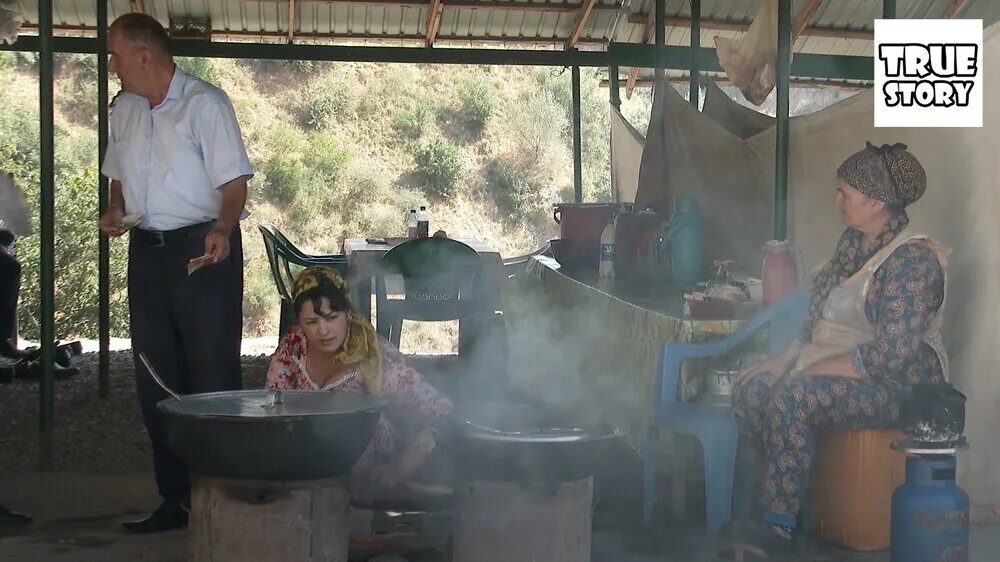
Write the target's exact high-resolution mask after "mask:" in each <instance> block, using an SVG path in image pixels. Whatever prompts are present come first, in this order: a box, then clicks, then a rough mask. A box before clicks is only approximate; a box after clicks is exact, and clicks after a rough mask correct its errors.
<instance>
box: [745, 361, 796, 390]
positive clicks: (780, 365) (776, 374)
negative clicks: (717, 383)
mask: <svg viewBox="0 0 1000 562" xmlns="http://www.w3.org/2000/svg"><path fill="white" fill-rule="evenodd" d="M793 362H794V361H790V360H789V359H788V358H787V357H784V356H781V355H779V356H777V357H770V358H768V359H765V360H763V361H761V362H759V363H755V364H753V365H751V366H749V367H747V368H746V369H743V371H742V372H741V373H740V374H739V375H737V376H736V384H744V383H746V382H747V381H749V380H750V379H753V378H758V377H762V378H763V379H764V381H765V382H766V383H767V386H774V385H775V384H776V383H777V382H778V381H780V380H781V379H782V378H784V376H785V375H787V374H788V371H790V370H791V368H792V363H793Z"/></svg>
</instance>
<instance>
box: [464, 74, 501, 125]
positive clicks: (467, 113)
mask: <svg viewBox="0 0 1000 562" xmlns="http://www.w3.org/2000/svg"><path fill="white" fill-rule="evenodd" d="M458 101H459V103H460V104H461V108H462V115H463V117H464V118H465V119H466V120H467V121H468V122H469V123H470V124H472V125H473V126H475V127H476V128H478V129H479V130H480V131H482V129H483V128H484V127H485V126H486V122H487V121H488V120H489V118H490V115H492V114H493V107H494V106H495V105H496V90H495V89H494V88H493V86H492V85H491V84H490V83H489V82H487V81H485V80H482V79H480V78H479V77H477V76H469V75H465V76H463V78H462V79H460V80H459V82H458Z"/></svg>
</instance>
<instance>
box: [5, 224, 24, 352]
mask: <svg viewBox="0 0 1000 562" xmlns="http://www.w3.org/2000/svg"><path fill="white" fill-rule="evenodd" d="M20 293H21V262H19V261H17V258H16V257H14V233H13V232H11V231H9V230H7V229H6V228H4V229H0V356H3V357H7V358H8V359H20V358H21V357H23V356H24V354H23V353H21V352H20V351H18V349H17V342H16V341H15V340H14V337H15V336H16V333H17V300H18V296H19V295H20Z"/></svg>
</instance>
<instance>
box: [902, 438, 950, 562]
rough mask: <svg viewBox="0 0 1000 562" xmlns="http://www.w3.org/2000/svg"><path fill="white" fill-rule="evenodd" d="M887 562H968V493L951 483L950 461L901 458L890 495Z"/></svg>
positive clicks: (936, 457) (944, 457)
mask: <svg viewBox="0 0 1000 562" xmlns="http://www.w3.org/2000/svg"><path fill="white" fill-rule="evenodd" d="M889 553H890V555H889V560H890V562H942V561H947V562H968V560H969V495H968V494H966V493H965V491H964V490H962V489H961V488H959V487H958V485H956V483H955V457H954V456H952V455H916V456H910V457H907V459H906V483H905V484H903V485H902V486H900V487H899V488H897V489H896V491H895V493H893V495H892V542H891V546H890V547H889Z"/></svg>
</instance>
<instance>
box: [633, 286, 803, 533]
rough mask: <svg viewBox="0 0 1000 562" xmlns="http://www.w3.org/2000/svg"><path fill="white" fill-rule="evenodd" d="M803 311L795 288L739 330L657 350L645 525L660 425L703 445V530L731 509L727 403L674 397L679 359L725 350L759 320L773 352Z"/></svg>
mask: <svg viewBox="0 0 1000 562" xmlns="http://www.w3.org/2000/svg"><path fill="white" fill-rule="evenodd" d="M808 311H809V297H808V295H807V294H806V293H804V292H798V293H795V294H794V295H792V296H789V297H786V298H785V299H783V300H781V301H779V302H777V303H775V304H774V305H772V306H770V307H768V308H766V309H764V310H762V311H760V312H759V313H757V314H756V315H755V316H754V317H753V318H751V319H750V320H749V321H748V322H747V323H746V324H744V325H743V326H742V327H740V329H739V330H737V331H736V332H734V333H733V334H731V335H729V336H727V337H725V338H722V339H720V340H718V341H714V342H710V343H702V344H679V343H667V344H664V346H663V349H662V351H661V354H660V364H659V373H660V380H659V382H658V388H657V394H658V403H657V404H656V414H655V415H654V417H653V420H652V421H651V422H650V424H649V427H648V428H647V430H646V443H645V455H644V456H645V459H644V470H643V505H642V515H643V522H644V524H645V526H646V527H649V524H650V523H651V521H652V518H653V502H654V500H655V497H656V490H655V480H656V462H657V453H658V448H659V441H660V431H661V430H663V431H667V432H670V433H680V434H682V435H690V436H692V437H695V438H696V439H698V441H700V442H701V445H702V448H703V449H704V450H705V504H706V505H705V514H706V517H705V519H706V527H707V528H708V530H709V532H712V533H719V532H720V531H722V529H723V528H724V527H725V526H726V524H728V523H729V519H730V516H731V514H732V496H733V474H734V472H735V465H736V448H737V445H738V443H739V433H738V431H737V427H736V418H735V416H734V415H733V410H732V408H730V407H728V406H722V405H712V404H696V403H680V402H678V401H677V385H678V382H679V380H680V374H681V364H682V363H683V362H684V360H685V359H697V358H705V357H713V356H717V355H722V354H725V353H729V352H731V351H733V350H734V349H736V348H737V347H738V346H740V345H741V344H743V343H744V342H746V341H747V340H749V339H750V338H751V337H752V336H753V335H754V334H755V333H756V332H757V331H758V330H759V329H761V328H763V327H765V326H767V327H768V329H769V338H768V339H769V340H770V351H771V353H772V354H775V353H778V352H780V351H782V350H783V349H784V348H785V347H786V346H787V345H788V344H789V343H790V342H791V341H792V339H794V338H795V336H796V335H797V333H798V332H799V331H800V330H801V329H802V323H803V322H804V321H805V317H806V314H807V313H808Z"/></svg>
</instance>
